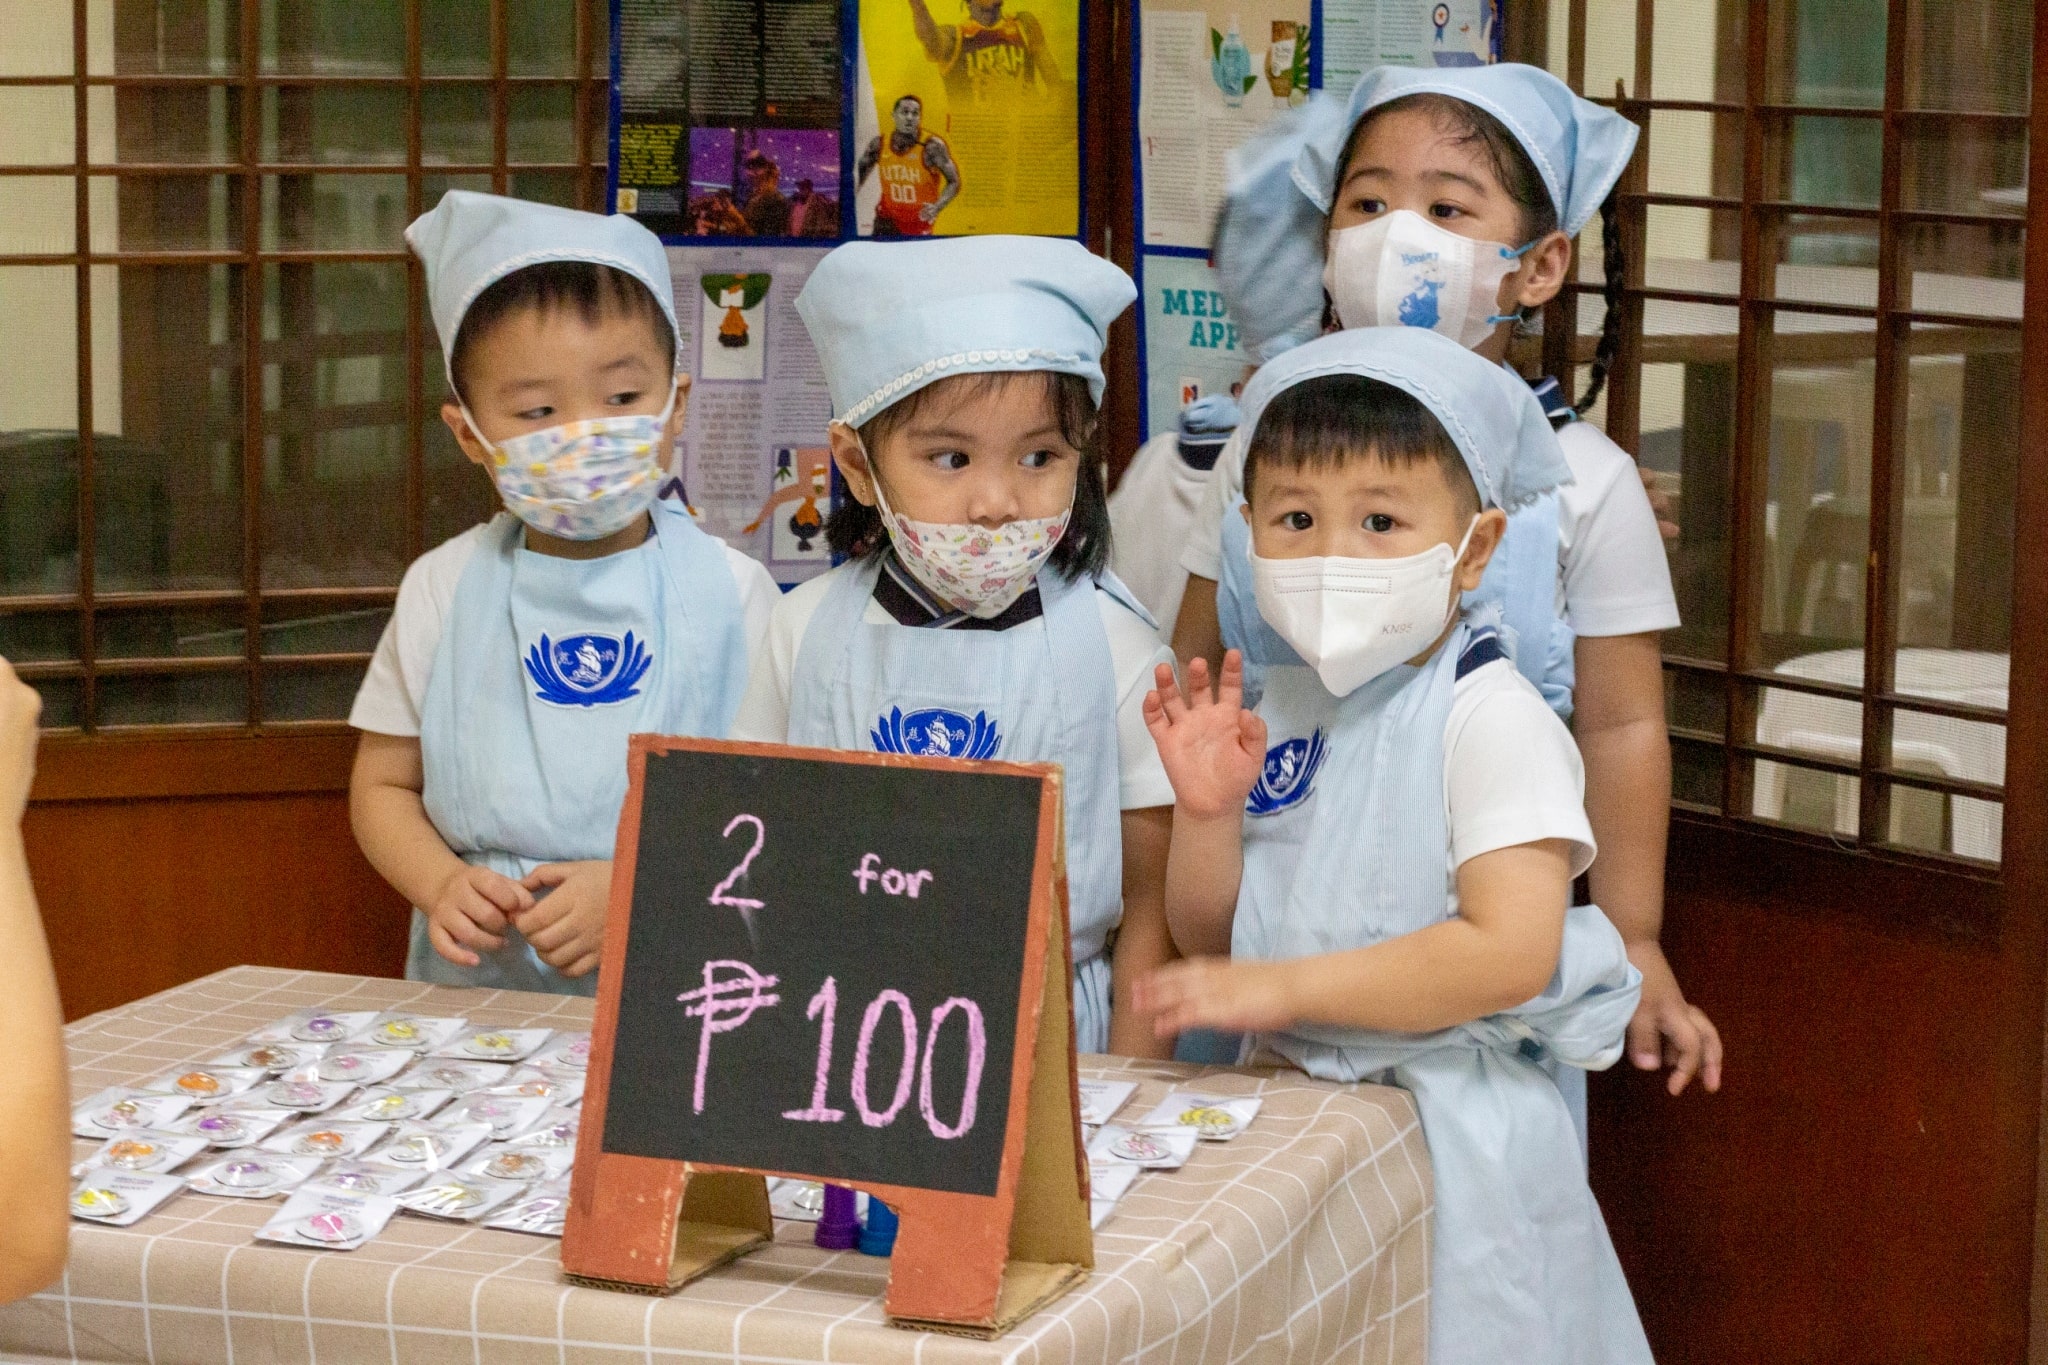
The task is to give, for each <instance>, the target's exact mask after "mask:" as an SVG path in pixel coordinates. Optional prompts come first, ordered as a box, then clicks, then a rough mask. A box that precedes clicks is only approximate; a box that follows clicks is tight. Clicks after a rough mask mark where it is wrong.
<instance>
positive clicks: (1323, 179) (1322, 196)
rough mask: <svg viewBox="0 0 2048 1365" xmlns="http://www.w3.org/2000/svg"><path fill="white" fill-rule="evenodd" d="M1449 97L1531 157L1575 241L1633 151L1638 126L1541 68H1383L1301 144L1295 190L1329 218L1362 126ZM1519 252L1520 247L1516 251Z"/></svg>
mask: <svg viewBox="0 0 2048 1365" xmlns="http://www.w3.org/2000/svg"><path fill="white" fill-rule="evenodd" d="M1425 94H1428V95H1448V96H1450V97H1451V98H1452V99H1455V100H1463V101H1464V102H1465V103H1466V104H1470V105H1474V106H1476V107H1477V108H1480V109H1484V110H1485V111H1486V112H1487V113H1489V114H1491V115H1493V116H1494V117H1495V118H1497V119H1499V120H1500V122H1501V126H1502V127H1504V128H1506V129H1507V130H1508V132H1509V133H1510V134H1512V135H1513V137H1514V139H1515V141H1516V142H1518V143H1520V144H1521V147H1522V150H1523V151H1524V152H1526V153H1528V156H1529V160H1530V162H1531V163H1532V164H1533V165H1534V166H1535V167H1536V173H1537V174H1538V175H1540V176H1542V177H1543V187H1544V188H1545V189H1547V190H1548V191H1550V202H1551V204H1552V206H1554V207H1555V208H1556V209H1557V220H1558V225H1559V226H1560V227H1562V228H1563V229H1564V230H1565V232H1566V233H1567V234H1569V235H1570V236H1573V237H1576V236H1578V235H1579V232H1580V230H1581V229H1583V228H1584V227H1585V226H1586V224H1587V223H1589V222H1591V221H1592V219H1593V215H1594V214H1595V213H1598V212H1599V211H1600V204H1601V202H1602V201H1603V200H1605V199H1606V198H1607V196H1608V193H1609V192H1610V191H1612V190H1613V189H1614V186H1615V183H1616V182H1617V181H1619V180H1620V179H1621V173H1622V171H1623V170H1625V169H1627V167H1628V159H1629V157H1630V156H1631V155H1633V154H1634V152H1635V149H1636V126H1635V125H1634V124H1633V123H1630V122H1629V121H1628V120H1627V119H1625V118H1623V117H1622V116H1621V115H1619V114H1617V113H1615V112H1614V111H1613V110H1612V109H1603V108H1601V107H1600V106H1599V105H1597V104H1594V103H1592V102H1591V101H1590V100H1584V99H1581V98H1579V97H1578V96H1577V95H1574V94H1573V93H1572V91H1571V87H1570V86H1568V85H1566V84H1565V83H1564V82H1563V81H1561V80H1559V79H1558V78H1557V77H1555V76H1553V75H1551V74H1550V73H1549V72H1548V71H1545V70H1543V69H1541V68H1540V67H1534V66H1524V65H1522V64H1521V63H1520V62H1501V63H1499V64H1498V65H1494V66H1464V67H1456V66H1452V67H1409V66H1381V67H1375V68H1374V69H1373V70H1371V71H1368V72H1366V73H1365V74H1364V75H1363V76H1360V77H1359V78H1358V84H1357V85H1355V86H1353V87H1352V90H1351V99H1350V101H1349V103H1348V105H1347V107H1346V110H1345V117H1344V118H1343V119H1342V120H1340V121H1333V122H1332V123H1331V124H1329V125H1328V126H1326V127H1323V128H1319V129H1317V130H1316V132H1315V135H1313V136H1311V137H1308V138H1306V139H1304V144H1303V146H1302V149H1301V153H1300V155H1298V156H1297V157H1296V158H1295V162H1294V183H1295V184H1296V185H1298V186H1300V187H1301V192H1302V193H1303V194H1305V195H1307V196H1308V197H1309V199H1310V201H1311V202H1313V203H1314V204H1315V206H1316V207H1317V208H1319V209H1321V210H1322V211H1323V212H1324V213H1325V214H1327V213H1329V211H1330V203H1331V200H1332V199H1333V198H1334V196H1335V195H1336V192H1337V177H1338V176H1339V175H1340V174H1342V172H1343V169H1344V168H1343V167H1342V166H1341V165H1339V164H1338V162H1339V161H1340V160H1341V159H1342V157H1343V155H1344V143H1345V141H1346V140H1347V139H1349V138H1350V136H1351V130H1352V129H1353V128H1354V127H1356V126H1357V125H1358V121H1359V120H1360V119H1362V118H1364V117H1365V116H1366V115H1367V114H1369V113H1371V112H1372V111H1373V110H1374V109H1377V108H1379V106H1381V105H1382V104H1390V103H1392V102H1393V101H1395V100H1398V99H1403V98H1405V97H1407V96H1409V95H1425ZM1515 245H1520V243H1516V244H1515Z"/></svg>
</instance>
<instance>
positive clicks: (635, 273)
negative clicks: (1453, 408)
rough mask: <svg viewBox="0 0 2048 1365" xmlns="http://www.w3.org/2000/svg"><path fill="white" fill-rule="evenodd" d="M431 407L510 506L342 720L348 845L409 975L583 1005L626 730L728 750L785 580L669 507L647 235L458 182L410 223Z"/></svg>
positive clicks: (462, 539)
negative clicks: (393, 906)
mask: <svg viewBox="0 0 2048 1365" xmlns="http://www.w3.org/2000/svg"><path fill="white" fill-rule="evenodd" d="M406 240H407V242H409V243H410V244H411V246H412V248H413V250H414V252H415V253H417V254H418V256H419V258H420V261H421V263H422V264H423V265H424V266H425V267H426V274H427V294H428V300H429V302H430V303H431V305H432V307H433V314H434V326H435V328H436V330H438V331H439V332H440V334H441V340H442V345H443V347H444V349H445V350H446V352H447V365H448V388H449V398H448V400H447V402H446V403H444V404H443V405H442V409H441V417H442V420H443V421H445V422H446V423H447V424H448V428H449V430H450V431H452V432H454V434H455V439H456V442H457V443H458V444H459V445H460V446H461V448H462V452H463V454H465V455H466V456H468V457H469V458H470V459H471V460H472V461H474V462H475V463H477V464H479V465H482V466H483V467H484V468H485V469H487V470H488V471H490V474H491V477H492V479H493V480H494V481H495V482H496V484H497V488H498V493H499V496H500V497H501V498H502V499H503V501H504V504H505V507H506V511H504V512H501V513H500V514H499V515H498V516H497V517H496V518H494V519H493V520H492V521H490V522H489V523H488V524H486V525H483V526H479V527H475V528H473V529H471V530H468V531H465V532H463V533H462V534H461V535H459V536H456V537H455V538H454V539H452V540H450V541H448V542H447V543H445V544H443V545H441V546H439V547H437V548H435V549H433V550H430V551H428V552H427V553H426V554H425V555H422V556H421V557H420V558H419V559H418V560H417V561H415V562H414V563H413V565H412V566H411V567H410V568H408V569H407V570H406V573H405V579H404V581H403V582H402V583H401V584H400V585H399V589H398V604H397V607H396V608H395V610H394V611H393V612H392V616H391V622H390V624H389V625H388V626H386V627H385V630H384V635H383V638H382V639H381V640H379V641H378V644H377V652H376V654H375V656H374V657H373V658H372V660H371V663H370V669H369V673H368V675H367V676H366V677H365V678H364V680H363V686H362V690H361V691H360V692H359V693H358V694H357V696H356V702H355V706H354V708H353V709H352V710H351V712H350V714H349V723H350V724H351V725H353V726H355V727H356V728H357V729H359V730H361V731H362V732H363V737H362V743H361V746H360V747H359V748H358V750H357V753H356V765H355V772H354V775H353V777H352V778H351V780H350V787H349V808H350V813H351V816H352V818H353V822H354V825H355V831H356V838H357V840H358V841H359V842H360V843H361V844H362V847H363V852H364V854H365V855H366V856H367V857H368V858H369V860H370V862H371V864H372V865H373V866H375V867H376V869H377V870H378V871H379V872H380V873H382V874H383V875H384V878H385V880H387V881H389V882H390V883H391V885H392V886H393V887H395V888H397V890H398V891H399V893H400V894H402V895H403V896H405V898H406V899H407V900H409V901H410V902H411V903H412V904H413V906H414V915H413V924H412V949H411V952H410V954H409V956H408V958H407V961H406V975H407V976H408V977H409V978H411V979H413V980H416V981H436V982H442V983H445V984H449V985H466V986H495V987H503V988H506V989H513V990H538V991H556V992H561V993H564V994H578V995H590V994H593V993H595V990H596V985H597V976H596V974H595V968H596V967H597V964H598V960H599V957H600V956H601V953H602V950H603V935H604V919H605V905H606V901H607V899H608V895H609V890H610V884H611V865H610V858H611V852H612V841H613V836H614V834H615V832H616V826H617V824H618V818H619V807H620V805H621V804H622V802H623V801H624V799H625V793H626V736H627V735H629V734H631V733H633V732H634V731H636V730H651V731H658V732H661V733H664V734H684V735H710V736H721V737H722V736H723V735H724V734H725V732H726V729H727V727H728V726H729V725H730V724H731V722H732V715H733V711H734V709H735V708H736V707H737V706H738V705H739V697H740V692H741V690H742V688H743V687H744V686H745V682H746V675H747V667H748V663H749V654H750V649H751V646H752V644H753V643H754V642H755V641H758V640H759V639H760V637H761V635H762V633H763V632H764V631H765V630H766V628H767V621H768V614H769V612H770V611H771V610H772V609H773V606H774V603H775V600H776V597H777V595H778V594H777V592H776V588H775V584H774V583H773V581H772V580H770V579H769V577H768V574H767V572H766V571H765V570H764V569H762V568H761V566H760V565H758V564H756V563H754V562H753V561H752V560H750V559H747V558H746V557H744V556H742V555H740V554H739V553H737V552H736V551H733V550H730V549H728V548H727V547H725V546H724V545H722V544H721V543H720V542H718V541H716V540H714V539H712V538H711V537H710V536H708V535H706V534H705V533H704V532H703V531H700V530H699V529H698V528H697V526H696V525H695V523H694V522H693V521H692V520H691V519H690V517H689V515H688V514H687V513H686V512H684V511H683V510H682V509H681V507H680V505H679V504H673V505H672V504H669V503H666V502H658V501H656V493H657V492H658V490H659V488H660V486H661V482H662V480H663V478H664V477H665V476H666V474H667V466H668V456H669V450H670V447H671V445H672V444H673V443H674V441H675V438H676V433H677V432H678V431H680V430H681V428H682V420H683V403H684V399H685V398H686V396H687V390H688V386H689V379H688V376H687V375H683V374H681V373H680V372H679V370H678V368H677V355H676V337H677V328H676V317H675V303H674V295H673V290H672V287H671V285H670V283H669V273H668V257H667V255H666V253H665V252H664V251H663V249H662V246H661V243H660V241H659V240H658V239H657V238H656V237H655V236H654V235H653V234H652V233H650V232H648V231H647V229H645V228H643V227H641V226H640V225H639V224H637V223H635V222H633V221H632V220H631V219H628V218H624V217H610V218H606V217H600V216H598V215H596V214H590V213H577V212H574V211H572V210H568V209H559V208H553V207H550V206H547V205H542V204H530V203H524V202H521V201H519V200H514V199H503V198H499V197H496V196H494V195H485V194H472V193H469V192H467V191H463V190H452V191H450V192H449V193H448V194H447V195H445V196H443V198H442V200H441V202H440V204H438V205H437V206H436V207H435V208H434V210H433V211H432V212H431V213H428V214H426V215H424V216H422V217H421V218H420V219H419V221H418V222H416V223H414V224H413V225H412V226H411V227H410V228H409V229H407V231H406Z"/></svg>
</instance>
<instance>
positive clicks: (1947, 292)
mask: <svg viewBox="0 0 2048 1365" xmlns="http://www.w3.org/2000/svg"><path fill="white" fill-rule="evenodd" d="M1898 234H1899V287H1900V292H1901V293H1902V294H1903V295H1904V297H1903V298H1901V299H1900V300H1899V302H1900V303H1901V304H1902V305H1904V306H1906V307H1909V308H1913V309H1916V310H1918V311H1920V312H1926V313H1954V314H1958V315H1960V316H1963V317H1978V318H2005V319H2009V320H2011V321H2013V322H2017V321H2019V319H2020V309H2021V305H2022V303H2023V301H2024V295H2025V289H2024V288H2023V286H2022V285H2021V282H2020V280H2021V271H2022V269H2023V268H2024V266H2025V256H2026V233H2025V231H2024V230H2023V229H2022V228H2021V227H2020V226H2019V224H2018V223H2014V224H2013V225H2012V226H2011V227H2009V228H2008V227H2002V226H2001V227H1971V226H1967V225H1965V224H1961V223H1901V224H1900V225H1899V227H1898Z"/></svg>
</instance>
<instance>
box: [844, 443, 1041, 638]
mask: <svg viewBox="0 0 2048 1365" xmlns="http://www.w3.org/2000/svg"><path fill="white" fill-rule="evenodd" d="M861 456H862V458H863V459H865V460H866V461H867V466H868V470H869V477H870V478H871V479H872V480H873V482H874V488H875V504H876V510H877V511H879V512H880V513H881V514H882V525H883V526H885V527H887V528H888V531H889V540H890V542H891V543H892V544H894V545H895V547H896V557H897V558H898V559H900V560H902V561H903V567H904V568H906V569H908V570H910V576H911V577H913V578H915V579H916V580H917V581H918V582H919V583H922V584H923V585H924V587H925V590H926V591H927V592H929V593H931V595H932V596H934V597H936V598H938V599H939V600H940V601H941V602H944V603H945V604H946V605H947V606H949V607H952V608H953V609H954V610H955V611H964V612H966V613H967V614H968V615H969V616H972V617H976V618H978V619H980V620H983V621H990V620H994V619H995V618H996V617H998V616H1001V615H1002V614H1003V613H1004V612H1005V611H1008V610H1009V609H1010V607H1011V605H1012V604H1013V603H1015V602H1016V600H1017V599H1018V598H1020V597H1022V596H1023V595H1024V594H1025V592H1026V591H1027V590H1029V589H1030V587H1031V585H1032V583H1033V582H1035V581H1036V580H1037V577H1038V570H1039V568H1040V567H1041V566H1042V565H1044V563H1045V561H1046V559H1047V558H1048V557H1049V556H1050V555H1051V554H1052V552H1053V548H1054V547H1055V546H1057V545H1058V544H1059V543H1060V537H1061V536H1063V535H1065V534H1066V532H1067V522H1068V520H1069V519H1070V518H1072V516H1073V515H1074V508H1073V505H1072V504H1071V503H1070V504H1068V506H1067V510H1066V511H1064V512H1062V513H1060V514H1059V515H1058V516H1056V517H1036V518H1033V519H1030V520H1024V521H1010V522H1005V523H1003V524H1002V525H1001V526H997V527H995V528H993V529H991V528H989V527H986V526H979V525H976V524H975V523H974V522H971V521H964V522H950V521H912V520H911V519H910V518H909V517H906V516H903V515H902V514H900V513H898V512H895V511H892V510H891V509H890V507H889V495H888V494H886V493H884V492H883V491H882V480H881V478H880V476H879V475H876V474H875V473H874V468H875V461H874V457H873V456H871V455H869V454H868V452H867V448H866V447H865V446H862V447H861Z"/></svg>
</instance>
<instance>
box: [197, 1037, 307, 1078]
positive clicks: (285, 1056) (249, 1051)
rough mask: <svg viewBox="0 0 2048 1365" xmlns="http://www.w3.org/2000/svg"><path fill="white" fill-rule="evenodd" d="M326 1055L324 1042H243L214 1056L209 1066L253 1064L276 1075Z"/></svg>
mask: <svg viewBox="0 0 2048 1365" xmlns="http://www.w3.org/2000/svg"><path fill="white" fill-rule="evenodd" d="M326 1055H327V1044H325V1043H243V1044H241V1045H240V1046H239V1047H237V1048H235V1050H234V1051H232V1052H224V1053H222V1054H221V1055H220V1056H218V1057H215V1058H214V1059H213V1060H212V1061H211V1062H209V1063H208V1064H207V1065H209V1066H253V1067H257V1068H260V1069H261V1070H264V1071H267V1072H269V1073H270V1074H272V1075H276V1074H277V1073H278V1072H280V1071H290V1070H291V1069H292V1068H293V1067H298V1066H304V1065H306V1064H307V1063H308V1062H317V1061H319V1060H320V1059H321V1058H322V1057H324V1056H326Z"/></svg>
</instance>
